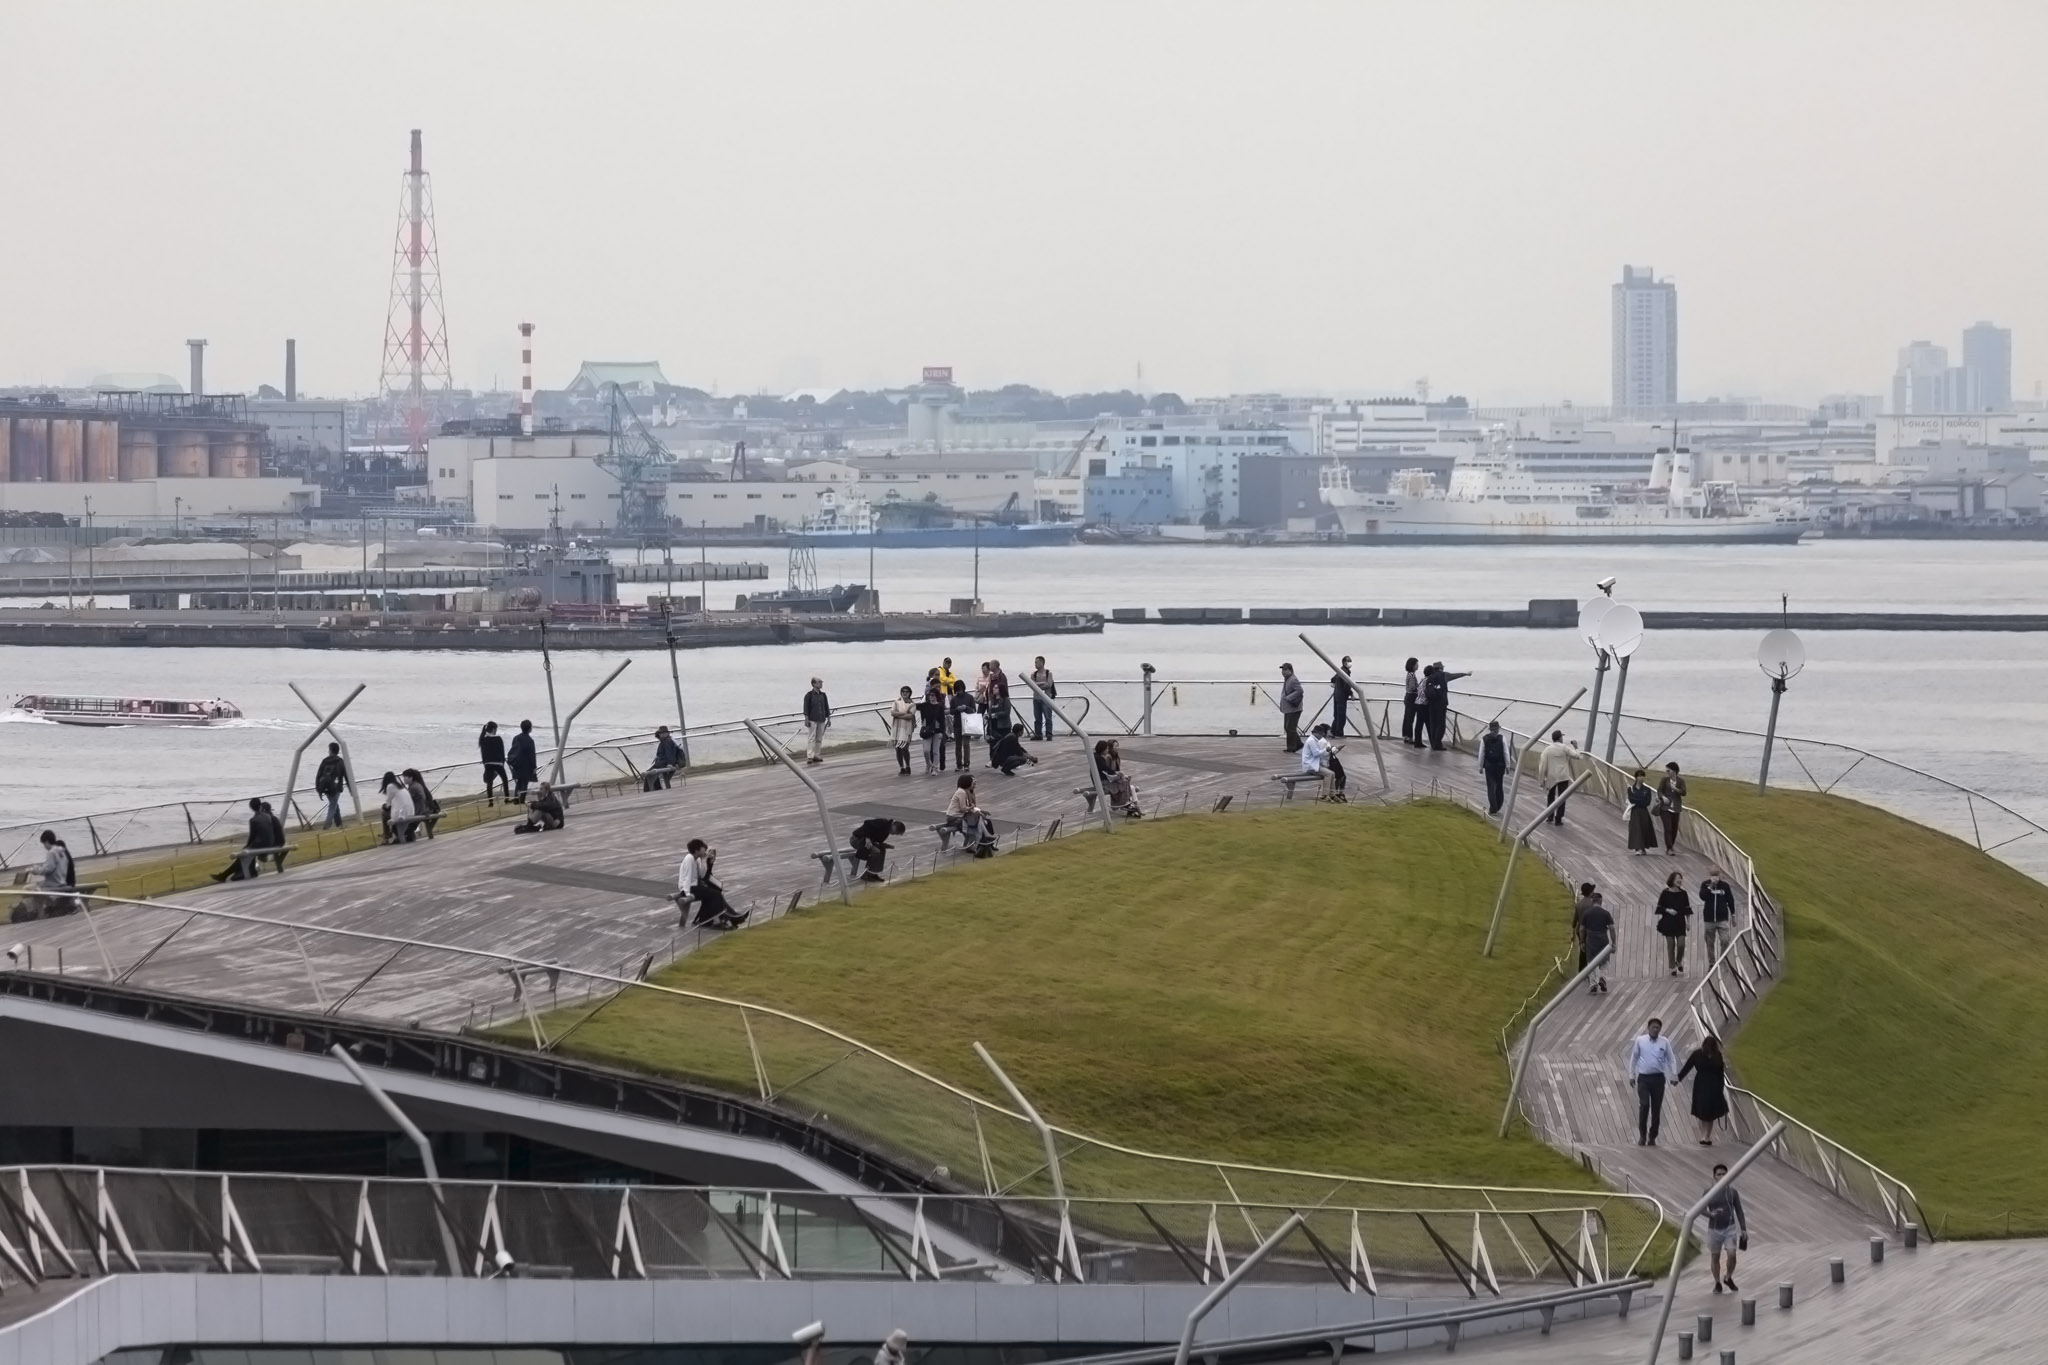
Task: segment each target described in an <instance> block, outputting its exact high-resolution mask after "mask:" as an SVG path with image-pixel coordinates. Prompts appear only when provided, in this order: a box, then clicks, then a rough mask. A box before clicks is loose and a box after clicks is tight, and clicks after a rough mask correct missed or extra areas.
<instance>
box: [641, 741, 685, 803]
mask: <svg viewBox="0 0 2048 1365" xmlns="http://www.w3.org/2000/svg"><path fill="white" fill-rule="evenodd" d="M682 766H683V746H682V745H680V744H678V743H676V741H675V736H673V735H671V734H670V733H669V732H668V727H667V726H666V725H657V726H655V727H654V764H653V766H652V767H650V768H648V770H647V776H646V777H645V778H644V779H643V780H642V781H641V783H640V787H641V790H642V791H650V792H651V791H656V790H658V789H660V788H662V787H666V786H667V785H668V784H669V782H670V781H671V780H672V779H673V778H674V777H675V775H676V769H678V768H680V767H682Z"/></svg>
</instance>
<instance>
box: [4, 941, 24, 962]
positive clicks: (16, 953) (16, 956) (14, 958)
mask: <svg viewBox="0 0 2048 1365" xmlns="http://www.w3.org/2000/svg"><path fill="white" fill-rule="evenodd" d="M23 951H24V949H23V948H22V946H21V945H20V944H19V943H17V944H15V945H14V946H13V947H12V948H9V949H8V950H7V965H8V966H10V967H19V966H20V965H21V955H22V953H23Z"/></svg>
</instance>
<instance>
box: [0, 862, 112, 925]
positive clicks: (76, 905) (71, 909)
mask: <svg viewBox="0 0 2048 1365" xmlns="http://www.w3.org/2000/svg"><path fill="white" fill-rule="evenodd" d="M27 882H28V873H26V872H21V873H17V874H16V876H15V878H14V886H13V887H9V888H7V890H6V891H4V892H0V895H8V894H11V895H13V896H15V897H16V899H15V902H14V909H13V910H12V911H11V912H9V914H8V917H7V918H8V922H9V923H12V924H24V923H27V922H28V921H30V920H38V919H59V918H61V917H63V916H65V915H75V914H77V913H78V912H79V911H81V910H84V909H85V908H86V904H85V902H84V901H83V900H81V899H80V897H83V896H91V895H94V894H96V893H98V892H101V891H104V890H106V889H107V884H106V883H105V882H79V883H77V884H75V885H72V886H63V887H50V888H44V887H39V886H29V885H28V884H27ZM17 887H18V888H20V889H19V890H16V889H15V888H17ZM58 906H62V907H65V908H63V909H56V908H55V907H58Z"/></svg>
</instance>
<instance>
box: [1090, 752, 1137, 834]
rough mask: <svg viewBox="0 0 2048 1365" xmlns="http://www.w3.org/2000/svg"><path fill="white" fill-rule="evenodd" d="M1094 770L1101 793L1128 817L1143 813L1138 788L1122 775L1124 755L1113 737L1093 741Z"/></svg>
mask: <svg viewBox="0 0 2048 1365" xmlns="http://www.w3.org/2000/svg"><path fill="white" fill-rule="evenodd" d="M1095 771H1096V774H1097V775H1098V776H1099V777H1100V778H1101V779H1102V794H1103V796H1104V797H1106V798H1107V799H1108V800H1109V802H1110V804H1112V805H1114V806H1115V807H1116V808H1117V809H1119V810H1121V811H1122V812H1123V813H1124V814H1125V815H1126V816H1128V817H1129V818H1130V819H1133V820H1136V819H1138V818H1139V817H1141V816H1143V815H1144V813H1145V812H1144V810H1143V809H1142V808H1141V807H1140V806H1139V805H1138V789H1137V788H1136V787H1134V786H1132V785H1131V779H1130V778H1128V777H1125V776H1124V756H1123V754H1122V753H1121V752H1119V751H1118V749H1117V747H1116V741H1115V740H1113V739H1098V740H1096V741H1095Z"/></svg>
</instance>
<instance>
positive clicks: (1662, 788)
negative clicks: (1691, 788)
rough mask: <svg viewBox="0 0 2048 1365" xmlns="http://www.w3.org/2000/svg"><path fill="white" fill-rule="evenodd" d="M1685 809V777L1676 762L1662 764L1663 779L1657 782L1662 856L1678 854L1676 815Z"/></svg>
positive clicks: (1675, 855)
mask: <svg viewBox="0 0 2048 1365" xmlns="http://www.w3.org/2000/svg"><path fill="white" fill-rule="evenodd" d="M1684 810H1685V779H1684V778H1683V777H1680V776H1679V775H1678V765H1677V764H1676V763H1666V764H1665V765H1664V779H1663V780H1662V781H1661V782H1659V783H1658V784H1657V818H1658V820H1659V821H1661V822H1662V823H1663V826H1664V856H1666V857H1667V858H1676V857H1677V856H1678V817H1679V816H1680V815H1681V814H1682V813H1683V812H1684Z"/></svg>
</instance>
